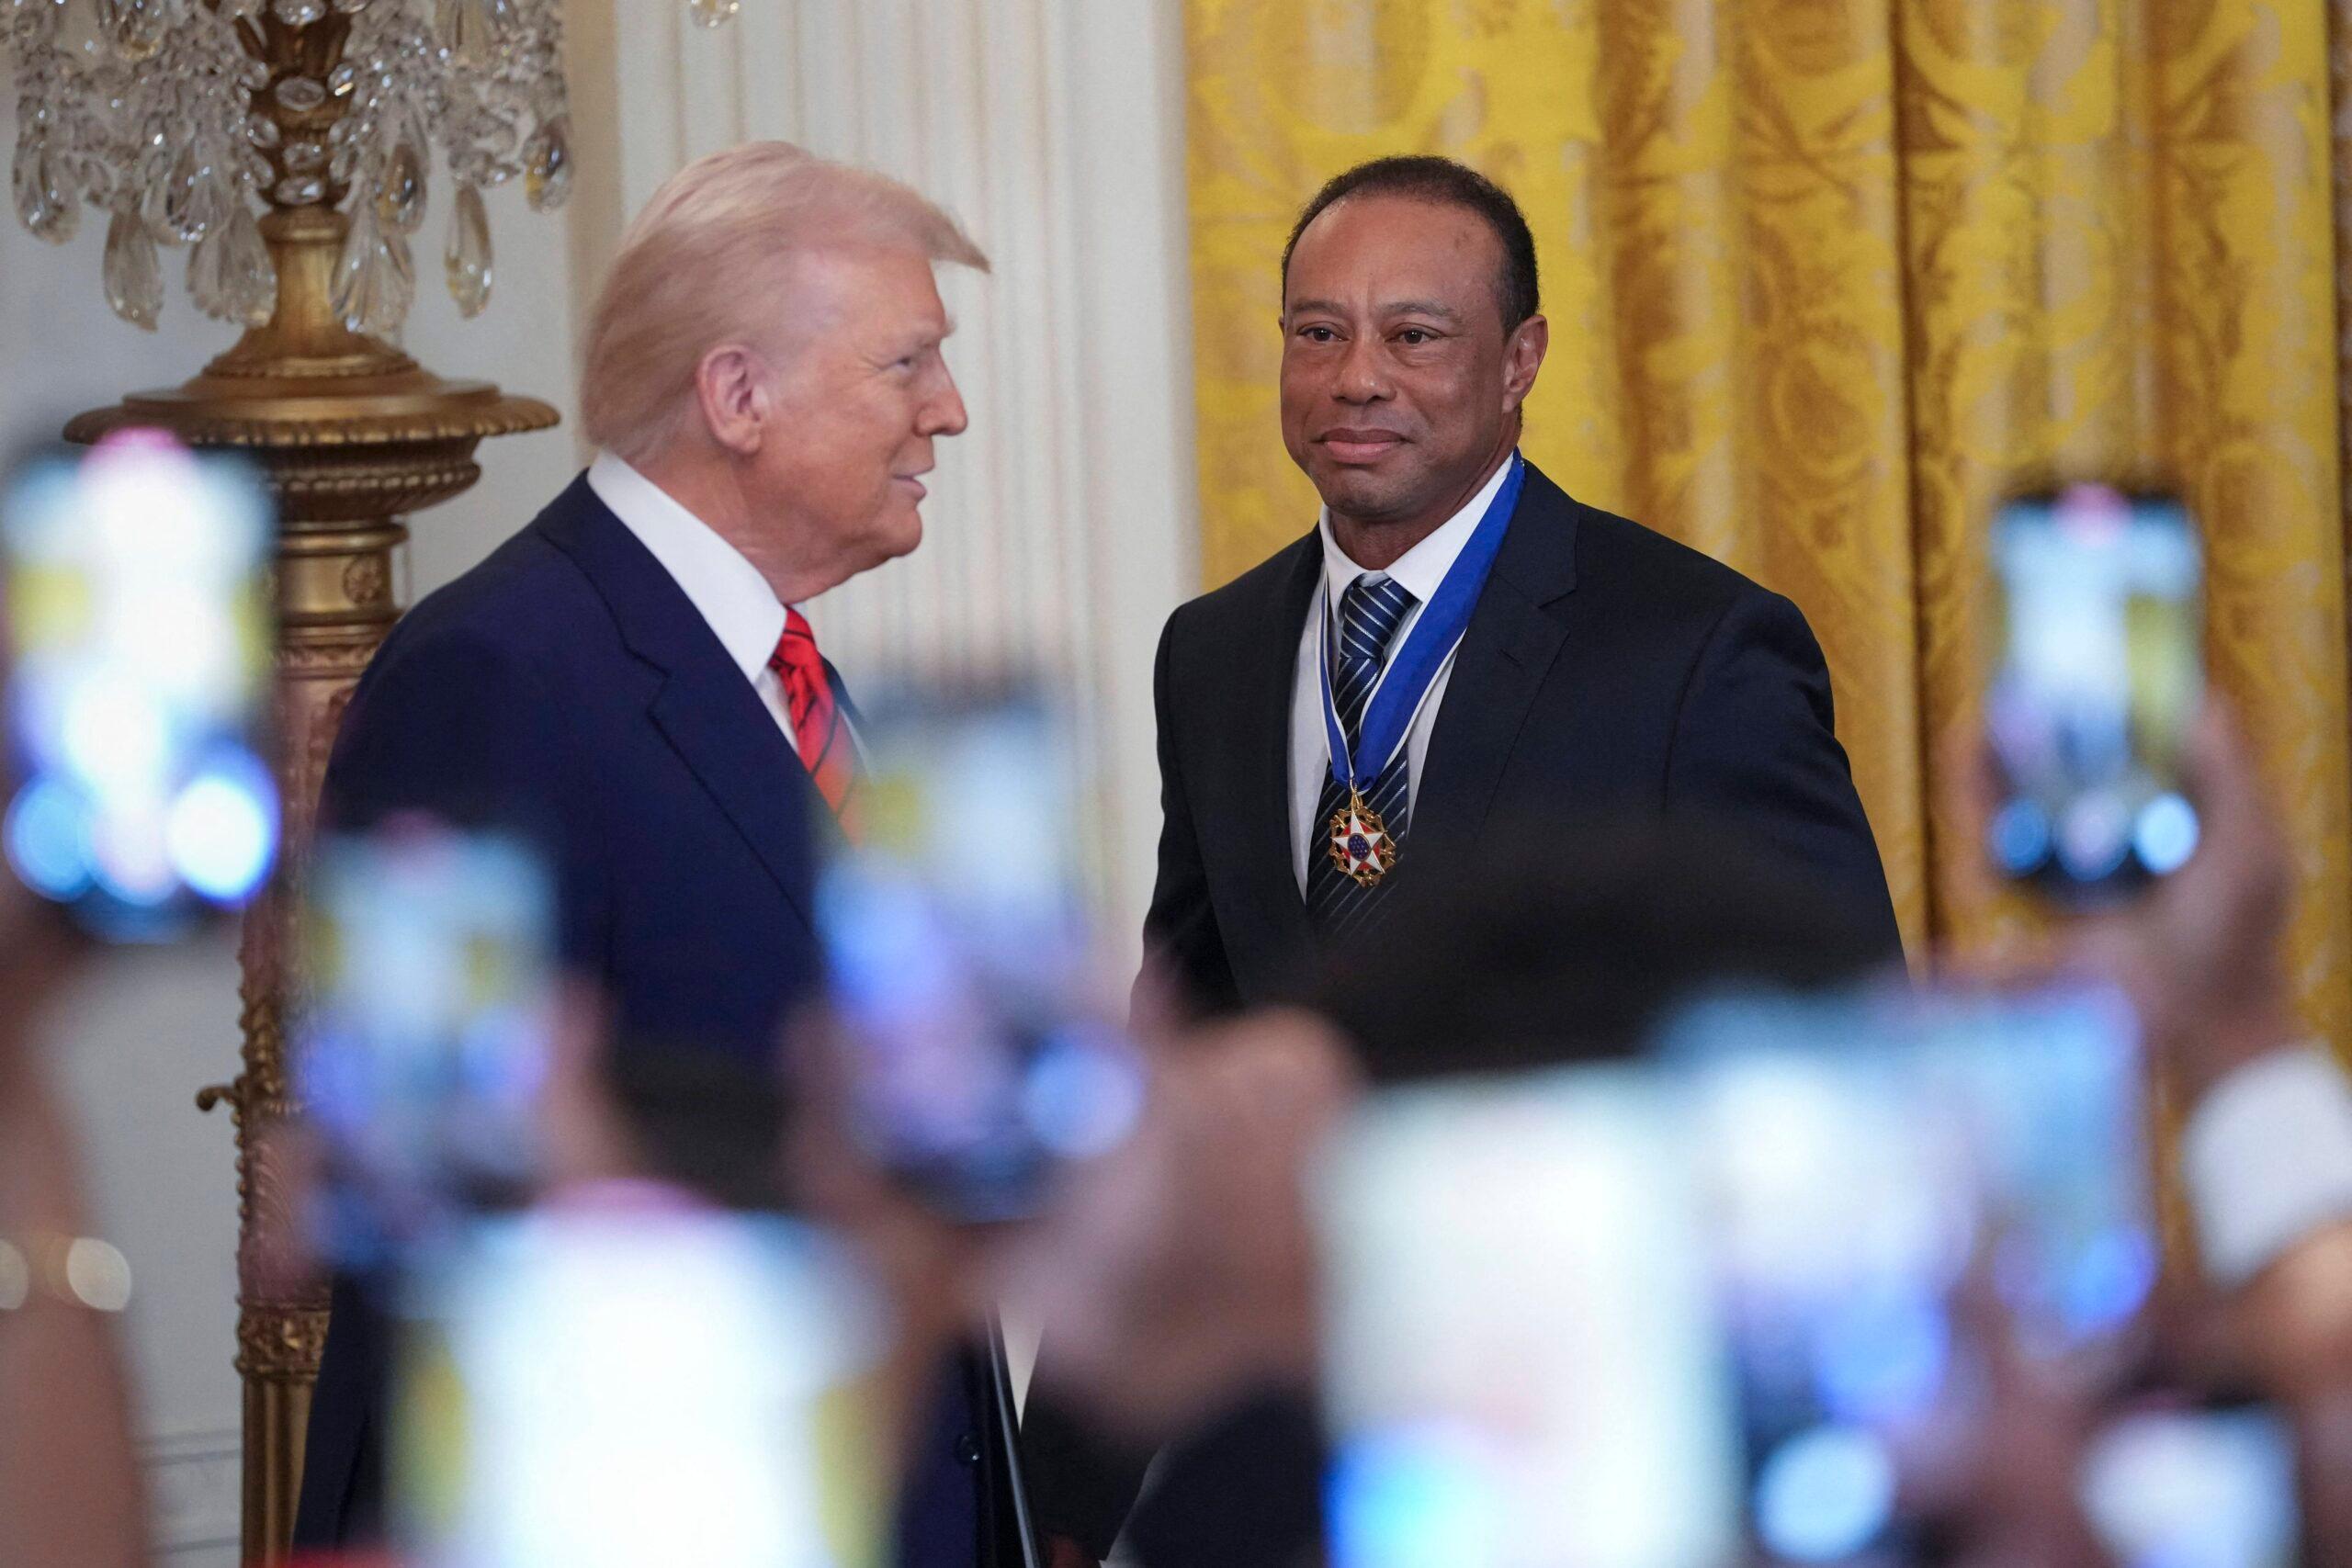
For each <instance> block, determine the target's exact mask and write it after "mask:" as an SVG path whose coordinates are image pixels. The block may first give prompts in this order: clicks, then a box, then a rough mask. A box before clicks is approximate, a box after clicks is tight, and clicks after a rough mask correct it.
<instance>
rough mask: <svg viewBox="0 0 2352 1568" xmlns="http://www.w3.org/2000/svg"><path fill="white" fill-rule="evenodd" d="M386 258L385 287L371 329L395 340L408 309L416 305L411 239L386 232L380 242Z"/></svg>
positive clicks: (379, 246)
mask: <svg viewBox="0 0 2352 1568" xmlns="http://www.w3.org/2000/svg"><path fill="white" fill-rule="evenodd" d="M377 248H378V250H379V252H380V253H381V254H382V257H383V263H384V266H383V277H382V288H381V290H380V291H379V294H378V295H377V299H376V312H375V314H374V315H373V316H372V317H370V318H369V319H368V331H369V332H371V333H375V334H376V335H377V336H378V337H392V336H394V335H396V334H397V333H399V332H400V330H401V322H402V321H406V320H407V319H408V311H409V307H410V306H411V305H413V304H414V303H415V302H416V263H415V262H413V261H412V260H411V259H410V258H409V254H408V236H407V235H405V234H401V233H397V232H395V231H392V230H390V229H387V230H385V231H383V235H382V238H381V239H380V240H379V241H378V242H377Z"/></svg>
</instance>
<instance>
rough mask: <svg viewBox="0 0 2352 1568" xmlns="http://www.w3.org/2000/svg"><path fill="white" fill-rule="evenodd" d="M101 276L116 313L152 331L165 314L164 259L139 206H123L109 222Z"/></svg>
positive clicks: (135, 324) (100, 270) (108, 299)
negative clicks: (141, 215) (157, 249)
mask: <svg viewBox="0 0 2352 1568" xmlns="http://www.w3.org/2000/svg"><path fill="white" fill-rule="evenodd" d="M99 275H100V277H101V278H102V280H103V281H104V282H105V284H106V290H107V304H108V305H110V306H112V307H113V308H114V313H115V314H116V315H118V316H120V317H121V318H122V319H123V320H124V321H129V322H130V323H131V324H132V325H134V326H140V327H144V328H146V329H147V330H148V331H149V332H151V333H152V332H153V331H154V330H155V321H156V319H157V318H158V317H160V316H161V315H162V314H163V313H164V259H163V257H162V255H161V254H158V253H157V251H156V249H155V236H154V234H153V232H151V231H149V229H148V227H147V223H146V220H144V219H142V218H141V217H140V216H139V209H137V208H135V207H125V208H123V209H121V210H120V211H119V212H117V213H116V214H115V215H114V221H113V222H111V223H109V224H107V248H106V256H105V260H104V262H103V263H102V264H101V266H100V268H99Z"/></svg>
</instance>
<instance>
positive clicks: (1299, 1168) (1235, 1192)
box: [1007, 1012, 1356, 1441]
mask: <svg viewBox="0 0 2352 1568" xmlns="http://www.w3.org/2000/svg"><path fill="white" fill-rule="evenodd" d="M1355 1092H1356V1084H1355V1076H1354V1069H1353V1067H1352V1066H1351V1059H1350V1055H1349V1053H1348V1051H1347V1049H1346V1046H1345V1045H1344V1043H1342V1042H1341V1041H1340V1039H1339V1037H1338V1036H1337V1035H1336V1034H1335V1033H1334V1032H1332V1031H1331V1029H1330V1027H1329V1025H1328V1024H1326V1023H1324V1022H1323V1021H1321V1020H1319V1019H1317V1018H1315V1017H1313V1016H1311V1015H1309V1014H1306V1013H1304V1012H1268V1013H1261V1014H1258V1015H1254V1016H1251V1017H1249V1018H1245V1019H1242V1020H1239V1021H1234V1022H1229V1023H1224V1024H1220V1025H1217V1026H1215V1027H1212V1028H1209V1029H1207V1030H1204V1031H1203V1032H1199V1033H1196V1034H1193V1035H1191V1036H1189V1037H1185V1038H1181V1039H1178V1040H1176V1041H1174V1042H1173V1043H1170V1044H1168V1045H1166V1046H1164V1047H1163V1048H1161V1049H1160V1050H1159V1053H1158V1059H1157V1061H1156V1064H1155V1066H1154V1071H1153V1082H1152V1092H1151V1098H1150V1101H1149V1104H1148V1108H1147V1109H1146V1111H1145V1113H1144V1118H1143V1122H1142V1123H1141V1125H1140V1126H1139V1127H1138V1128H1137V1130H1136V1134H1135V1135H1134V1136H1133V1137H1132V1138H1130V1139H1129V1140H1128V1142H1127V1143H1126V1144H1125V1145H1123V1146H1122V1147H1120V1148H1119V1149H1117V1150H1115V1151H1114V1152H1113V1153H1112V1154H1110V1155H1107V1156H1104V1157H1103V1158H1102V1159H1100V1160H1098V1161H1095V1162H1094V1163H1092V1164H1091V1165H1089V1166H1086V1167H1083V1168H1079V1169H1077V1170H1074V1171H1072V1172H1071V1173H1070V1179H1069V1187H1068V1192H1067V1196H1066V1199H1065V1201H1063V1202H1062V1203H1061V1204H1059V1205H1058V1206H1057V1208H1056V1209H1055V1210H1054V1212H1053V1213H1051V1214H1049V1215H1048V1216H1047V1217H1046V1219H1045V1220H1043V1221H1042V1222H1041V1223H1040V1224H1038V1225H1037V1226H1036V1227H1035V1229H1034V1230H1033V1232H1032V1233H1031V1234H1030V1235H1027V1236H1026V1237H1024V1238H1023V1242H1022V1245H1021V1247H1020V1248H1019V1249H1018V1251H1017V1253H1016V1254H1015V1255H1014V1257H1013V1258H1012V1260H1011V1268H1010V1270H1009V1274H1008V1280H1007V1289H1008V1292H1009V1293H1010V1295H1011V1296H1012V1299H1013V1300H1014V1301H1015V1302H1017V1303H1019V1304H1020V1305H1021V1306H1022V1307H1023V1309H1024V1314H1030V1315H1034V1319H1035V1321H1037V1322H1040V1323H1042V1324H1044V1325H1046V1336H1047V1339H1048V1341H1049V1343H1050V1345H1051V1348H1052V1354H1051V1356H1050V1358H1049V1365H1050V1368H1051V1372H1052V1375H1053V1376H1054V1378H1055V1379H1056V1381H1057V1384H1058V1385H1059V1386H1060V1387H1061V1389H1062V1391H1063V1392H1065V1393H1069V1394H1070V1395H1072V1396H1073V1397H1075V1398H1076V1399H1078V1400H1079V1401H1080V1403H1082V1404H1085V1405H1086V1406H1087V1407H1088V1408H1090V1409H1091V1410H1092V1411H1093V1412H1094V1414H1095V1415H1096V1416H1097V1417H1098V1418H1099V1419H1101V1420H1103V1422H1104V1423H1105V1424H1106V1425H1108V1426H1109V1427H1113V1428H1114V1429H1115V1430H1117V1431H1118V1432H1119V1433H1120V1434H1122V1435H1123V1436H1125V1437H1128V1438H1135V1439H1137V1440H1143V1441H1149V1440H1156V1439H1159V1438H1165V1437H1167V1436H1169V1435H1170V1434H1172V1433H1174V1432H1176V1431H1178V1430H1181V1429H1182V1428H1183V1427H1187V1426H1189V1425H1190V1424H1191V1423H1192V1422H1193V1421H1194V1420H1196V1419H1198V1418H1199V1417H1201V1416H1205V1415H1207V1414H1208V1413H1210V1412H1212V1411H1214V1410H1216V1409H1217V1408H1219V1407H1221V1406H1222V1405H1224V1404H1227V1403H1228V1402H1229V1401H1230V1400H1231V1399H1232V1398H1234V1397H1236V1396H1237V1395H1238V1394H1240V1393H1245V1392H1247V1391H1248V1390H1250V1389H1251V1388H1254V1387H1257V1386H1260V1385H1261V1384H1264V1383H1267V1382H1285V1383H1290V1382H1304V1381H1306V1379H1307V1378H1309V1377H1311V1376H1312V1373H1313V1368H1314V1364H1315V1341H1316V1332H1317V1310H1316V1295H1315V1280H1316V1273H1317V1259H1316V1249H1315V1240H1314V1230H1313V1226H1312V1224H1311V1221H1310V1216H1309V1214H1308V1213H1307V1208H1306V1191H1305V1181H1306V1173H1307V1168H1308V1166H1309V1163H1310V1161H1311V1160H1312V1158H1313V1156H1315V1154H1316V1152H1317V1149H1318V1148H1319V1147H1320V1145H1321V1144H1322V1142H1323V1140H1324V1137H1325V1135H1326V1134H1327V1133H1328V1132H1329V1129H1330V1127H1331V1125H1332V1124H1333V1122H1335V1121H1336V1120H1337V1119H1338V1118H1339V1116H1340V1114H1342V1113H1343V1112H1344V1111H1345V1110H1346V1109H1347V1107H1348V1106H1349V1105H1350V1104H1351V1102H1352V1101H1353V1100H1354V1098H1355Z"/></svg>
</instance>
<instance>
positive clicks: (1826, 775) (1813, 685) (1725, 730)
mask: <svg viewBox="0 0 2352 1568" xmlns="http://www.w3.org/2000/svg"><path fill="white" fill-rule="evenodd" d="M1667 807H1668V810H1669V811H1671V812H1677V813H1682V812H1689V813H1692V814H1697V815H1704V816H1707V817H1712V818H1717V819H1719V820H1721V821H1723V822H1724V823H1726V824H1728V825H1730V826H1732V827H1734V828H1736V829H1738V830H1739V831H1740V832H1742V833H1743V834H1746V835H1750V836H1752V837H1754V838H1755V839H1756V840H1758V841H1760V842H1762V843H1764V844H1766V845H1768V846H1769V847H1770V848H1772V849H1774V850H1776V851H1778V852H1781V853H1783V854H1786V855H1788V856H1789V857H1790V858H1792V860H1794V861H1795V862H1796V863H1799V864H1800V865H1803V866H1805V867H1808V868H1810V869H1812V870H1813V871H1814V872H1815V873H1816V874H1818V875H1819V877H1820V878H1821V879H1822V885H1823V886H1824V888H1825V889H1826V890H1827V891H1830V892H1831V893H1832V894H1833V895H1834V896H1835V897H1837V898H1838V900H1839V901H1840V902H1841V903H1843V904H1845V905H1846V906H1847V908H1849V911H1850V913H1851V914H1852V915H1853V916H1854V917H1855V918H1856V919H1860V920H1862V921H1866V922H1867V923H1868V925H1869V926H1870V927H1871V928H1872V929H1875V930H1876V931H1878V932H1879V933H1880V935H1881V941H1882V944H1883V953H1884V955H1885V956H1886V957H1887V958H1889V959H1897V958H1900V957H1901V955H1902V952H1903V939H1902V936H1901V933H1900V931H1898V930H1897V928H1896V926H1895V921H1894V899H1893V897H1891V896H1890V895H1889V893H1888V891H1887V886H1886V871H1885V868H1884V867H1883V865H1882V864H1881V863H1880V862H1879V855H1878V844H1877V842H1876V840H1873V839H1872V838H1871V825H1870V819H1869V818H1867V817H1865V816H1864V815H1863V813H1862V803H1861V798H1860V796H1859V795H1856V794H1855V793H1854V780H1853V774H1852V773H1851V771H1850V770H1849V767H1848V765H1847V761H1846V751H1845V748H1844V747H1842V746H1840V745H1838V736H1837V733H1836V729H1835V727H1834V724H1833V717H1832V710H1831V703H1830V694H1829V669H1828V666H1827V665H1826V663H1825V662H1824V661H1823V660H1822V657H1821V648H1820V645H1819V644H1817V643H1816V642H1815V641H1814V637H1813V630H1812V628H1811V627H1809V626H1806V625H1805V620H1804V615H1803V613H1802V612H1800V611H1799V610H1798V609H1797V607H1796V606H1795V605H1794V604H1791V603H1789V601H1787V600H1786V599H1783V598H1781V596H1780V595H1779V594H1777V593H1768V592H1763V591H1761V590H1754V591H1751V592H1745V593H1742V594H1741V595H1740V596H1739V597H1738V598H1736V599H1735V600H1734V601H1733V602H1732V604H1731V605H1730V607H1729V608H1728V609H1726V610H1725V611H1724V615H1723V617H1722V618H1721V619H1720V620H1719V621H1717V622H1716V624H1715V626H1714V628H1713V631H1712V632H1711V633H1710V634H1709V636H1708V638H1707V641H1706V643H1705V645H1704V647H1703V648H1702V649H1701V651H1700V654H1699V659H1698V662H1697V664H1696V666H1695V667H1694V668H1693V670H1692V671H1691V682H1690V684H1689V686H1688V687H1687V688H1686V689H1685V691H1684V693H1683V697H1682V703H1681V705H1680V708H1679V712H1678V714H1677V716H1676V720H1675V731H1674V745H1673V750H1672V751H1671V753H1670V754H1669V759H1668V767H1667Z"/></svg>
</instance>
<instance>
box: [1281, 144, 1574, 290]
mask: <svg viewBox="0 0 2352 1568" xmlns="http://www.w3.org/2000/svg"><path fill="white" fill-rule="evenodd" d="M1350 196H1394V197H1404V198H1405V199H1407V200H1408V201H1425V202H1429V203H1430V204H1432V205H1434V206H1439V207H1459V208H1463V209H1465V210H1467V211H1470V212H1473V213H1476V215H1477V216H1478V217H1480V218H1482V219H1484V220H1486V223H1487V228H1489V229H1492V230H1493V231H1495V238H1496V239H1497V240H1498V241H1499V242H1501V243H1502V247H1503V268H1502V271H1501V272H1500V273H1498V275H1497V276H1496V278H1495V302H1496V303H1497V304H1498V305H1499V306H1500V307H1501V308H1502V312H1503V330H1504V331H1505V332H1510V330H1511V329H1513V328H1515V327H1517V326H1518V325H1519V324H1520V322H1521V321H1525V320H1527V318H1528V317H1530V316H1532V315H1533V314H1535V312H1536V310H1537V309H1538V308H1539V306H1540V304H1541V300H1540V297H1539V296H1538V295H1537V293H1536V288H1535V235H1534V232H1533V231H1532V230H1530V229H1529V228H1528V226H1527V215H1526V214H1525V213H1523V212H1521V210H1520V209H1519V203H1518V202H1516V201H1513V200H1512V199H1511V196H1510V192H1509V191H1507V190H1505V189H1503V187H1502V186H1498V185H1497V184H1496V183H1495V182H1494V181H1492V180H1490V179H1488V178H1487V176H1486V175H1482V174H1480V173H1479V172H1478V171H1477V170H1476V169H1474V168H1472V167H1470V165H1469V164H1458V163H1455V162H1454V161H1453V159H1451V158H1440V157H1437V156H1435V155H1434V154H1431V153H1413V154H1408V155H1403V156H1398V157H1394V158H1374V160H1372V162H1370V163H1368V164H1357V165H1356V166H1355V167H1354V168H1352V169H1350V170H1349V171H1348V172H1347V173H1346V174H1343V175H1334V176H1332V177H1331V178H1330V179H1329V180H1328V181H1326V182H1325V184H1324V186H1323V188H1322V189H1321V190H1318V191H1317V192H1316V193H1315V199H1314V200H1312V201H1310V202H1308V203H1307V204H1306V210H1304V211H1302V212H1301V213H1300V214H1299V215H1298V221H1297V222H1295V223H1294V224H1292V225H1291V227H1290V238H1289V239H1288V240H1286V241H1284V242H1283V288H1289V286H1290V254H1291V253H1292V252H1293V251H1295V250H1296V249H1298V237H1299V236H1300V235H1301V234H1303V233H1305V232H1306V226H1307V225H1308V224H1309V223H1312V222H1314V221H1315V220H1317V218H1320V217H1321V216H1322V215H1323V209H1325V208H1327V207H1329V206H1330V205H1331V204H1332V203H1333V202H1335V201H1338V200H1339V199H1340V198H1341V197H1350Z"/></svg>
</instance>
